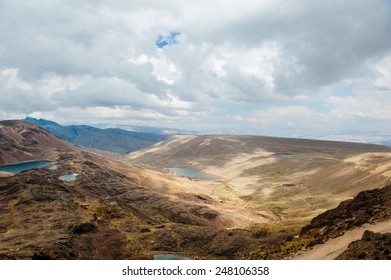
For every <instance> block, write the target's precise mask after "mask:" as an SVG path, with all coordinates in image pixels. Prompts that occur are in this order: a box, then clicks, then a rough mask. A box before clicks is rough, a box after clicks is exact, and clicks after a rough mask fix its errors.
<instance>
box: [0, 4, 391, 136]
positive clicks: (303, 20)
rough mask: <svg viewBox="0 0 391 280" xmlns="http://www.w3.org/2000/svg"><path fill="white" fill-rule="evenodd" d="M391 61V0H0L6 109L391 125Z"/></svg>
mask: <svg viewBox="0 0 391 280" xmlns="http://www.w3.org/2000/svg"><path fill="white" fill-rule="evenodd" d="M170 34H171V35H170ZM172 34H174V35H175V36H174V35H172ZM159 36H160V37H159ZM159 38H160V39H161V40H160V41H159ZM162 42H163V43H162ZM164 42H166V43H167V44H165V43H164ZM390 69H391V3H390V2H389V1H386V0H375V1H364V0H360V1H353V0H350V1H323V2H318V1H310V0H301V1H286V0H279V1H271V0H265V1H250V0H242V1H237V0H226V1H223V0H220V1H212V2H211V1H206V0H205V1H204V0H203V1H193V2H189V1H175V0H169V1H164V3H163V2H162V1H153V0H148V1H141V0H140V1H125V0H117V1H92V0H90V1H61V0H57V1H27V2H26V1H19V0H12V1H11V0H4V1H0V98H1V102H0V118H11V117H23V116H25V115H27V114H30V115H32V116H49V117H51V118H53V119H55V120H58V121H68V122H72V121H79V122H83V121H86V122H104V121H105V120H107V121H110V122H118V123H127V122H128V123H132V124H148V125H157V126H159V125H160V126H166V125H172V126H178V127H182V128H186V129H189V128H190V129H200V130H208V131H217V130H225V131H232V132H238V133H240V132H242V133H263V134H265V133H270V134H275V135H285V136H289V135H291V134H295V135H297V136H300V135H304V136H308V137H311V133H308V131H312V132H313V134H312V135H313V136H318V135H320V136H322V133H323V135H326V134H330V133H334V132H338V131H346V130H348V129H349V128H351V127H354V128H355V129H357V130H361V131H362V132H363V133H364V132H365V131H369V130H370V129H372V130H373V129H375V130H376V131H377V132H381V131H383V132H384V130H387V127H386V126H385V125H384V119H386V120H390V119H391V116H390V113H389V109H388V108H390V107H389V105H391V92H390V91H391V82H390V80H391V73H390ZM387 106H388V107H387ZM98 112H100V113H98ZM311 121H312V122H311ZM386 133H390V134H391V132H390V131H386Z"/></svg>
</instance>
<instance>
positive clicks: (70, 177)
mask: <svg viewBox="0 0 391 280" xmlns="http://www.w3.org/2000/svg"><path fill="white" fill-rule="evenodd" d="M78 175H79V174H77V173H72V174H68V175H64V176H60V177H58V179H60V180H62V181H68V182H71V181H75V180H76V177H77V176H78Z"/></svg>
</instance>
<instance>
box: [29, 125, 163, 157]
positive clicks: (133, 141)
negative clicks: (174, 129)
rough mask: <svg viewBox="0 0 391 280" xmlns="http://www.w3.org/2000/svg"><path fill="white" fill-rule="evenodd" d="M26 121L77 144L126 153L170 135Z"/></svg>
mask: <svg viewBox="0 0 391 280" xmlns="http://www.w3.org/2000/svg"><path fill="white" fill-rule="evenodd" d="M24 121H26V122H30V123H34V124H37V125H39V126H40V127H42V128H44V129H46V130H47V131H49V132H50V133H52V134H54V135H55V136H57V137H59V138H61V139H64V140H66V141H68V142H70V143H72V144H75V145H77V146H81V147H85V148H90V149H98V150H103V151H109V152H114V153H119V154H127V153H129V152H132V151H136V150H139V149H142V148H145V147H148V146H150V145H153V144H155V143H158V142H160V141H164V140H166V139H168V138H169V137H170V136H169V135H165V134H160V133H150V132H135V131H128V130H123V129H119V128H106V129H101V128H96V127H92V126H87V125H70V126H63V125H60V124H58V123H56V122H53V121H50V120H45V119H35V118H31V117H27V118H25V119H24Z"/></svg>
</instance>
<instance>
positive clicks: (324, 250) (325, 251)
mask: <svg viewBox="0 0 391 280" xmlns="http://www.w3.org/2000/svg"><path fill="white" fill-rule="evenodd" d="M365 230H370V231H373V232H378V233H386V232H391V220H387V221H384V222H380V223H377V224H374V225H372V224H364V225H363V226H361V227H359V228H356V229H353V230H350V231H347V232H346V233H345V234H344V235H342V236H340V237H337V238H334V239H330V240H329V241H327V242H326V243H324V244H320V245H316V246H315V247H314V248H312V249H309V250H306V251H300V252H299V253H298V254H296V255H295V256H293V257H292V258H291V259H293V260H333V259H335V258H336V257H338V256H339V255H340V254H341V253H343V252H344V251H345V250H346V249H347V248H348V245H349V244H350V243H351V242H353V241H356V240H358V239H361V237H362V235H363V233H364V231H365Z"/></svg>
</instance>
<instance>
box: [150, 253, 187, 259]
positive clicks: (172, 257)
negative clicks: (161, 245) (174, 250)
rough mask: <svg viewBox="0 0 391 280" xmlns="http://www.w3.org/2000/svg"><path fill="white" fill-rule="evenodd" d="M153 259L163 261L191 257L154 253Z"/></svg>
mask: <svg viewBox="0 0 391 280" xmlns="http://www.w3.org/2000/svg"><path fill="white" fill-rule="evenodd" d="M153 258H154V260H158V261H163V260H164V261H165V260H191V258H188V257H184V256H179V255H173V254H164V255H154V256H153Z"/></svg>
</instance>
